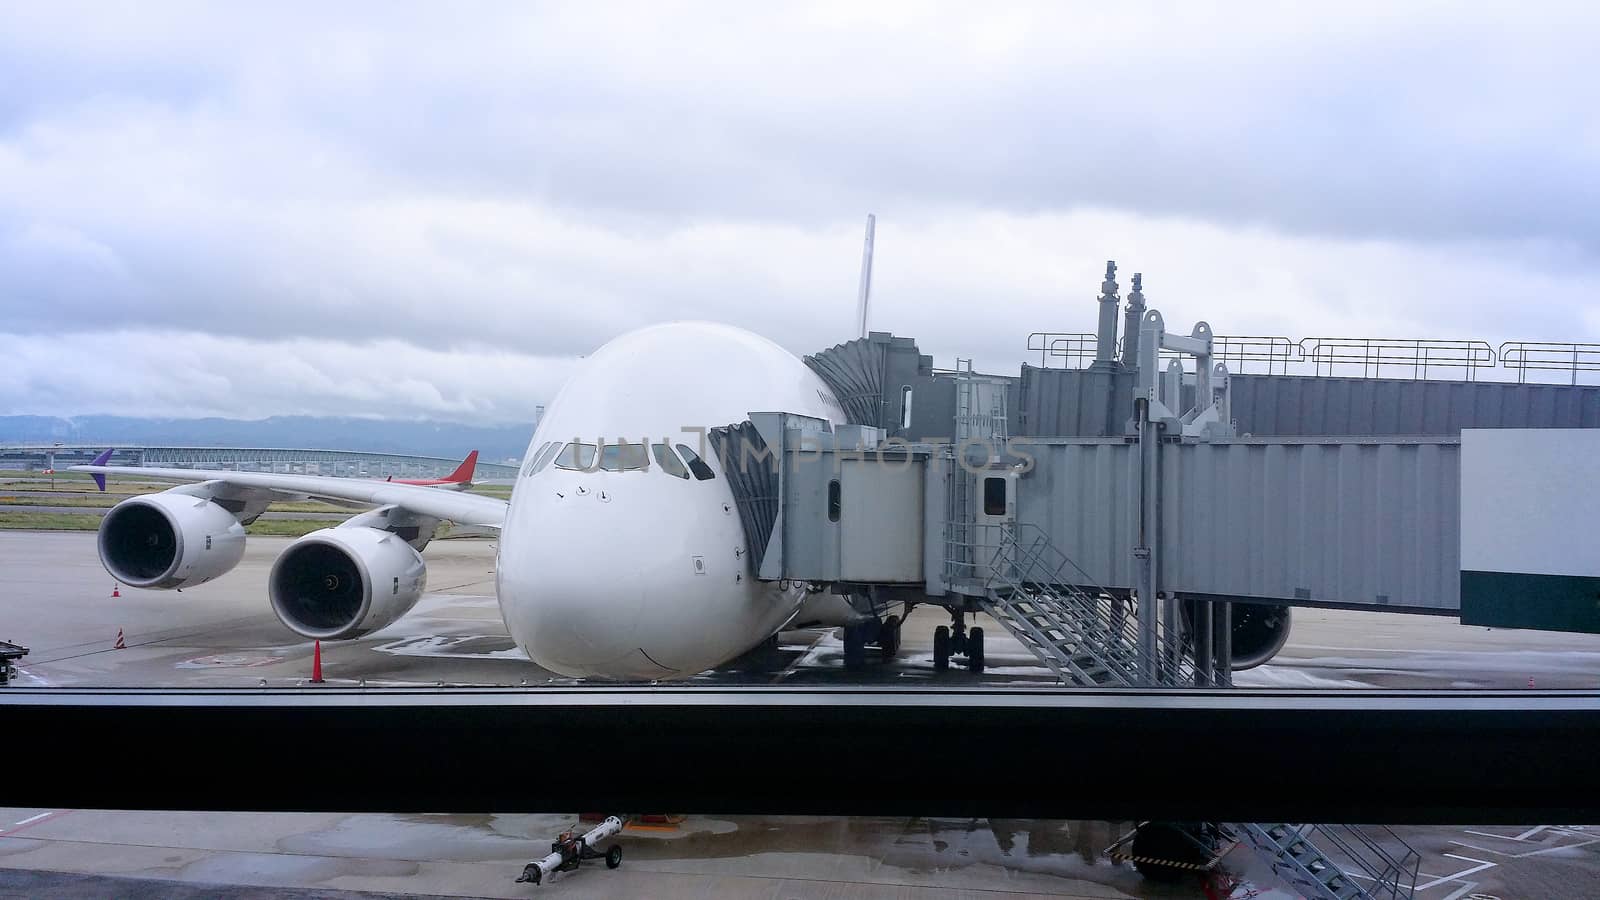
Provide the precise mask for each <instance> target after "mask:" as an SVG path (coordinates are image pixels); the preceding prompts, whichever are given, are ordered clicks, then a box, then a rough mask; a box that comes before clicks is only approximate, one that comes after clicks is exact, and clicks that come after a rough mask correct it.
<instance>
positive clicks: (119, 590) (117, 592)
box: [111, 582, 122, 597]
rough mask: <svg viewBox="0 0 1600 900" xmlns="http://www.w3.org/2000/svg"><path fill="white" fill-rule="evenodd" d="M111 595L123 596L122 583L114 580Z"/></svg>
mask: <svg viewBox="0 0 1600 900" xmlns="http://www.w3.org/2000/svg"><path fill="white" fill-rule="evenodd" d="M111 596H113V597H121V596H122V585H120V584H117V583H116V582H112V584H111Z"/></svg>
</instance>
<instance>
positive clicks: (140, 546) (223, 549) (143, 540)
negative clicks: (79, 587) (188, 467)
mask: <svg viewBox="0 0 1600 900" xmlns="http://www.w3.org/2000/svg"><path fill="white" fill-rule="evenodd" d="M191 491H193V489H192V488H188V487H185V488H175V489H173V490H170V491H162V492H161V493H159V494H148V495H145V496H143V497H132V498H130V499H127V500H124V501H122V502H121V503H118V504H117V505H116V506H113V507H112V508H111V511H110V512H108V513H106V517H105V520H104V521H102V522H101V523H100V535H99V538H98V540H97V543H98V544H99V547H100V562H101V564H102V565H104V566H105V567H106V571H107V572H110V573H111V576H112V577H113V578H115V579H117V580H118V581H120V582H122V583H123V584H126V585H128V586H129V587H140V588H155V589H158V590H166V589H171V588H183V587H191V586H193V585H197V584H204V583H206V582H207V581H210V580H211V579H213V578H216V577H217V576H219V575H222V574H225V573H226V572H228V570H230V569H232V568H233V567H234V566H236V565H238V564H239V559H240V558H241V557H243V556H244V538H245V531H244V526H243V525H240V524H239V520H238V519H237V518H235V517H234V514H233V513H231V512H229V511H228V510H226V509H223V508H222V507H221V506H219V505H217V504H216V503H215V502H213V501H212V499H211V497H210V496H208V495H205V494H203V493H199V492H191Z"/></svg>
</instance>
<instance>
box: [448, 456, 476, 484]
mask: <svg viewBox="0 0 1600 900" xmlns="http://www.w3.org/2000/svg"><path fill="white" fill-rule="evenodd" d="M477 467H478V451H476V450H474V451H472V452H471V453H468V454H467V458H466V459H463V460H462V461H461V465H459V466H456V470H455V471H454V472H451V473H450V474H449V475H446V476H445V477H444V483H445V484H466V483H467V482H469V481H471V480H472V471H473V470H474V469H476V468H477Z"/></svg>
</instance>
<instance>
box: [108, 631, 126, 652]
mask: <svg viewBox="0 0 1600 900" xmlns="http://www.w3.org/2000/svg"><path fill="white" fill-rule="evenodd" d="M111 649H113V650H126V649H128V645H127V644H124V643H123V642H122V629H121V628H118V629H117V642H116V643H115V644H112V645H111Z"/></svg>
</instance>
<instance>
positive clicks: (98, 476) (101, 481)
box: [89, 447, 116, 493]
mask: <svg viewBox="0 0 1600 900" xmlns="http://www.w3.org/2000/svg"><path fill="white" fill-rule="evenodd" d="M114 449H116V448H114V447H108V448H106V449H105V450H104V451H103V452H101V454H100V455H99V456H96V457H95V458H94V460H93V461H92V462H90V463H89V465H91V466H103V465H105V464H106V462H107V461H108V460H109V459H111V451H112V450H114ZM89 477H91V478H93V479H94V483H95V486H96V487H98V488H100V491H101V493H104V492H105V489H106V476H105V473H103V472H96V473H94V474H93V475H91V476H89Z"/></svg>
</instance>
